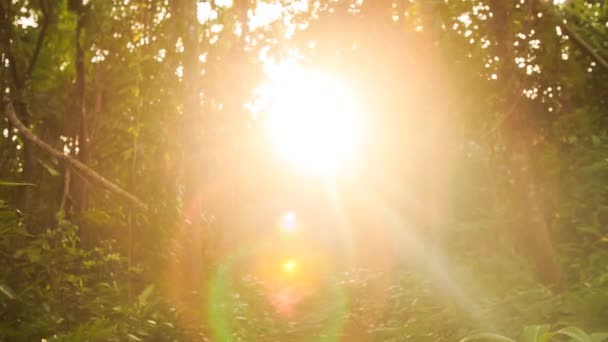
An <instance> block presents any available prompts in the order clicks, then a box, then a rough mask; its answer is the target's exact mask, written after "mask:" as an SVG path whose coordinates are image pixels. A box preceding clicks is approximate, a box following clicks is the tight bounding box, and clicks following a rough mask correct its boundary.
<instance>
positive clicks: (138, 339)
mask: <svg viewBox="0 0 608 342" xmlns="http://www.w3.org/2000/svg"><path fill="white" fill-rule="evenodd" d="M127 337H128V338H129V339H130V340H131V341H143V340H142V339H141V338H139V337H137V336H135V335H133V334H127Z"/></svg>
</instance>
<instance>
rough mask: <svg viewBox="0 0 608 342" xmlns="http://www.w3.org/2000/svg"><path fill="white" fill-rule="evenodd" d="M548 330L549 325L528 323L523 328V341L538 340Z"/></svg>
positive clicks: (533, 341) (531, 341)
mask: <svg viewBox="0 0 608 342" xmlns="http://www.w3.org/2000/svg"><path fill="white" fill-rule="evenodd" d="M548 331H549V325H548V324H543V325H529V326H527V327H525V328H524V332H523V338H524V342H539V341H541V337H542V336H543V335H544V334H546V333H547V332H548Z"/></svg>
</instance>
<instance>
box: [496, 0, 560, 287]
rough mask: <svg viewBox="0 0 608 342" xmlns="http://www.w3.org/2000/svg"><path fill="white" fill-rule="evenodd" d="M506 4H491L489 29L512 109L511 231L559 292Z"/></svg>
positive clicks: (507, 128)
mask: <svg viewBox="0 0 608 342" xmlns="http://www.w3.org/2000/svg"><path fill="white" fill-rule="evenodd" d="M508 6H509V2H506V1H503V0H490V7H491V9H492V13H493V14H494V16H493V18H492V22H491V29H492V30H493V32H494V38H495V40H496V44H497V45H496V54H497V56H499V57H500V59H501V61H502V63H503V65H502V69H501V71H502V74H501V75H500V76H499V77H501V78H503V80H502V82H504V84H505V86H504V89H505V90H504V94H503V101H502V103H501V108H500V110H507V108H513V110H512V113H511V115H510V117H509V118H508V119H507V120H508V121H507V123H506V124H505V125H503V136H504V137H505V138H506V140H507V141H506V142H507V143H508V144H509V150H510V155H511V159H510V169H511V171H512V172H513V175H514V177H513V179H514V188H513V189H512V192H511V193H512V198H511V200H512V203H513V205H514V207H515V210H517V212H518V217H517V223H516V224H515V226H514V227H512V228H513V229H514V230H515V232H514V233H515V234H514V235H515V236H516V238H517V239H519V240H520V243H521V245H522V247H523V248H524V252H525V254H527V255H529V256H530V257H531V258H532V259H533V260H534V264H535V266H536V269H537V273H538V276H539V278H540V280H541V281H542V282H543V283H544V284H545V285H548V286H555V287H557V288H559V287H560V286H561V285H562V272H561V268H560V266H559V264H558V262H557V256H556V253H555V250H554V248H553V244H552V242H551V234H550V231H549V226H548V224H547V221H546V220H545V218H544V213H543V210H542V208H541V205H542V203H543V202H544V201H543V199H542V198H540V197H539V192H538V191H537V185H536V180H535V178H536V177H535V175H534V170H533V169H532V163H531V160H532V158H533V156H532V155H531V153H530V151H529V149H528V146H529V143H530V142H531V141H532V138H533V134H534V132H533V131H532V129H531V127H532V126H533V125H532V124H531V122H530V118H529V116H530V115H529V112H528V110H527V106H526V105H525V103H524V101H525V99H523V98H522V95H521V89H522V86H521V81H520V79H519V75H520V73H519V72H518V70H517V69H516V68H515V63H514V62H513V60H514V56H515V54H514V51H513V46H514V45H513V40H514V39H513V34H512V33H511V32H510V31H509V24H510V23H511V22H512V18H511V16H510V13H509V10H510V8H509V7H508Z"/></svg>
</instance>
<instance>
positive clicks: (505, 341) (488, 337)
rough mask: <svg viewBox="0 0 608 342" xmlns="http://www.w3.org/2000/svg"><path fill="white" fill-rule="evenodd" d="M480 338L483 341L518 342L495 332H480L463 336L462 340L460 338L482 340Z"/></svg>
mask: <svg viewBox="0 0 608 342" xmlns="http://www.w3.org/2000/svg"><path fill="white" fill-rule="evenodd" d="M480 340H481V341H501V342H516V341H515V340H514V339H511V338H508V337H506V336H503V335H498V334H493V333H479V334H474V335H469V336H467V337H465V338H463V339H462V340H460V342H467V341H480Z"/></svg>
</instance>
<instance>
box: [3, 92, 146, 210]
mask: <svg viewBox="0 0 608 342" xmlns="http://www.w3.org/2000/svg"><path fill="white" fill-rule="evenodd" d="M2 102H3V104H4V111H5V114H6V116H7V118H8V119H9V121H10V122H11V123H12V124H13V125H14V126H15V127H16V128H17V130H19V132H20V133H21V134H22V135H23V137H24V138H25V139H27V140H29V141H30V142H31V143H33V144H34V145H36V146H38V147H39V148H40V149H41V150H43V151H45V152H46V153H48V154H50V155H51V156H53V157H55V158H57V159H60V160H63V161H65V162H66V163H68V164H70V165H71V166H72V167H74V169H76V170H77V171H80V173H82V175H83V176H85V177H86V178H88V179H89V180H91V181H92V182H93V183H95V184H97V185H98V186H100V187H102V188H105V189H106V190H108V191H109V192H111V193H113V194H114V195H116V196H118V197H120V198H122V199H123V200H125V201H127V202H129V203H130V204H132V205H133V206H135V207H137V208H139V209H142V210H147V209H148V206H147V205H146V204H145V203H144V202H142V201H141V200H140V199H139V198H137V197H136V196H134V195H133V194H131V193H129V192H127V191H125V190H123V189H121V188H120V187H119V186H118V185H116V184H114V183H112V182H110V181H109V180H107V179H106V178H104V177H103V176H102V175H100V174H98V173H97V172H95V171H93V170H92V169H90V168H89V167H88V166H86V165H85V164H83V163H81V162H80V161H78V160H76V159H74V158H72V157H70V156H69V155H66V154H64V153H63V152H61V151H59V150H57V149H55V148H53V147H52V146H50V145H49V144H47V143H46V142H44V141H42V140H41V139H40V138H39V137H38V136H36V135H35V134H34V133H32V131H30V130H29V128H27V127H25V125H23V123H22V122H21V121H19V119H18V118H17V116H16V114H15V109H14V108H13V104H12V102H11V100H10V99H9V98H8V97H7V96H4V97H3V99H2Z"/></svg>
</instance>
